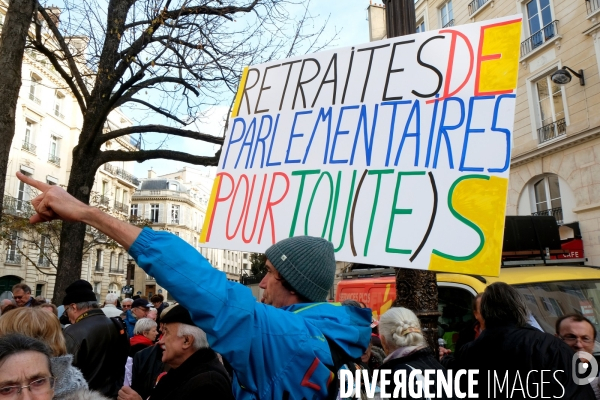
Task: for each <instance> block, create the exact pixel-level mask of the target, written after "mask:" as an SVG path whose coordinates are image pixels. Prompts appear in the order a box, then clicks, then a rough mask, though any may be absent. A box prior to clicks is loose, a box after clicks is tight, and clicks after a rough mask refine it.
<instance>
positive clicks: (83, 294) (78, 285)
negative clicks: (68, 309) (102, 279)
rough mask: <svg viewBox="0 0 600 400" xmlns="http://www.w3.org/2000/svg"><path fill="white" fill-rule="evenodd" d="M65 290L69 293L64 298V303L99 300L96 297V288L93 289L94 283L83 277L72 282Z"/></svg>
mask: <svg viewBox="0 0 600 400" xmlns="http://www.w3.org/2000/svg"><path fill="white" fill-rule="evenodd" d="M65 292H66V293H67V295H66V296H65V298H64V299H63V302H62V303H63V305H64V306H66V305H67V304H73V303H83V302H86V301H98V299H96V293H94V289H92V285H90V283H89V282H88V281H84V280H83V279H79V280H78V281H75V282H73V283H71V284H70V285H69V286H68V287H67V288H66V289H65Z"/></svg>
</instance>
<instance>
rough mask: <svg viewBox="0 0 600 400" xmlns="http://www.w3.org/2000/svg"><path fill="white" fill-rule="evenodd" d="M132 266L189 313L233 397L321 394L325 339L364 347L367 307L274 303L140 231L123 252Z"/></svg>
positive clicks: (165, 238) (357, 350) (171, 239)
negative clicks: (221, 363)
mask: <svg viewBox="0 0 600 400" xmlns="http://www.w3.org/2000/svg"><path fill="white" fill-rule="evenodd" d="M129 253H130V254H131V256H132V257H134V258H135V260H136V262H137V264H138V265H139V266H140V267H141V268H142V269H143V270H144V271H146V273H148V274H149V275H151V276H153V277H155V278H156V281H157V282H158V283H159V284H160V286H162V287H164V288H165V289H167V291H168V292H169V293H170V294H172V295H173V297H174V298H175V299H176V300H177V301H178V302H179V303H180V304H181V305H182V306H184V307H185V308H187V309H188V310H189V311H190V314H191V316H192V319H193V320H194V322H195V323H196V325H198V326H199V327H200V328H202V329H203V330H204V331H205V332H206V336H207V338H208V341H209V343H210V346H211V347H212V348H213V349H214V350H215V351H216V352H217V353H220V354H221V355H222V356H223V357H225V359H226V360H227V361H228V362H229V363H230V364H231V366H232V367H233V369H234V371H235V377H234V384H233V386H234V387H233V391H234V395H235V397H236V399H261V400H266V399H273V400H281V399H286V398H287V399H290V400H292V399H308V400H312V399H323V398H325V397H326V396H327V386H328V384H329V383H330V382H331V379H332V378H333V374H332V373H331V371H330V370H329V369H328V368H327V366H326V365H331V364H332V360H331V354H330V351H329V345H328V344H327V340H326V339H325V337H327V338H329V339H330V340H333V341H335V342H336V343H337V344H338V345H339V346H340V347H341V348H342V349H344V350H345V351H346V352H347V353H348V354H349V355H350V356H351V357H353V358H358V357H360V356H361V355H362V354H363V353H364V351H365V350H366V348H367V346H368V344H369V340H370V336H371V327H370V324H371V312H370V310H368V309H359V308H356V307H344V306H340V305H339V303H312V304H296V305H293V306H288V307H284V308H275V307H273V306H270V305H266V304H262V303H259V302H257V301H256V299H255V298H254V297H253V296H252V292H251V291H250V289H249V288H247V287H245V286H243V285H241V284H239V283H235V282H230V281H228V280H227V278H226V276H225V274H223V273H222V272H220V271H218V270H216V269H215V268H213V267H212V266H211V265H210V264H209V263H208V261H207V260H206V259H205V258H204V257H203V256H202V255H201V254H200V253H198V251H196V249H194V248H193V247H192V246H190V245H189V244H187V243H186V242H185V241H183V240H182V239H180V238H179V237H177V236H175V235H173V234H170V233H168V232H155V231H153V230H151V229H144V230H143V231H142V233H141V234H140V235H139V236H138V238H137V239H136V241H135V242H134V243H133V245H132V246H131V248H130V249H129Z"/></svg>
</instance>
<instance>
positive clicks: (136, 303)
mask: <svg viewBox="0 0 600 400" xmlns="http://www.w3.org/2000/svg"><path fill="white" fill-rule="evenodd" d="M136 307H144V308H150V307H152V304H150V303H148V300H144V299H135V300H134V301H133V303H131V308H136Z"/></svg>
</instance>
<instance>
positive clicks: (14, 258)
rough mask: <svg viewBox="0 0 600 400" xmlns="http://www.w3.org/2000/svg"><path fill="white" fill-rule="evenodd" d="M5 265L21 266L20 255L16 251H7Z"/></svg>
mask: <svg viewBox="0 0 600 400" xmlns="http://www.w3.org/2000/svg"><path fill="white" fill-rule="evenodd" d="M6 264H21V255H20V254H17V252H16V251H10V250H9V251H8V253H6Z"/></svg>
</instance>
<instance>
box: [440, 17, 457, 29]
mask: <svg viewBox="0 0 600 400" xmlns="http://www.w3.org/2000/svg"><path fill="white" fill-rule="evenodd" d="M451 26H454V20H453V19H451V20H450V21H448V23H447V24H446V25H444V26H442V29H444V28H450V27H451Z"/></svg>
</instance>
